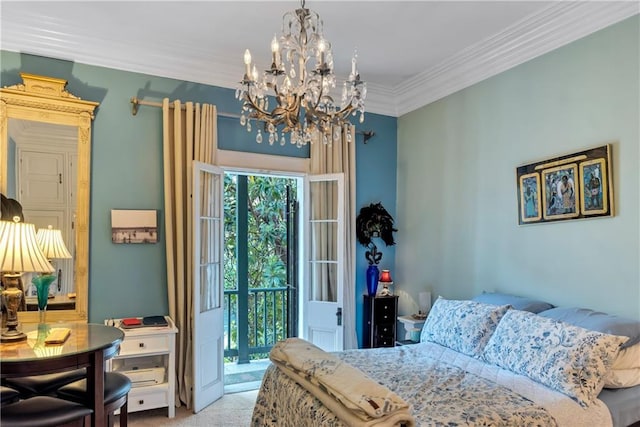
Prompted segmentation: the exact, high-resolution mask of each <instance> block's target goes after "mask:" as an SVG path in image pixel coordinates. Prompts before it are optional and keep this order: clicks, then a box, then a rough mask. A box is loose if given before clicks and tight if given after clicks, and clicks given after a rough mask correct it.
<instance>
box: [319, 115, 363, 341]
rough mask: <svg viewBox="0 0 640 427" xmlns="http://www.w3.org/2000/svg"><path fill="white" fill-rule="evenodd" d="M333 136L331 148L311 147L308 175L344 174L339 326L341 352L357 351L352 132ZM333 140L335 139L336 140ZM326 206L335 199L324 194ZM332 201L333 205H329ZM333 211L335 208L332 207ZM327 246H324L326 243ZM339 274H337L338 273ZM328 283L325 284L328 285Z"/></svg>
mask: <svg viewBox="0 0 640 427" xmlns="http://www.w3.org/2000/svg"><path fill="white" fill-rule="evenodd" d="M348 132H349V133H351V138H350V139H349V140H350V141H352V142H348V138H347V133H348ZM332 134H333V135H334V137H333V141H332V144H331V145H329V144H323V143H322V142H321V141H320V140H317V141H315V143H314V144H311V155H310V157H311V159H310V160H311V162H310V172H311V173H312V174H327V173H338V172H342V173H344V191H345V207H344V219H345V220H344V227H345V229H344V235H345V248H344V264H343V265H344V270H343V272H342V274H343V276H344V278H343V283H344V294H343V300H342V301H343V309H342V313H343V316H342V318H343V324H344V348H345V349H351V348H357V347H358V340H357V337H356V318H355V316H356V304H355V298H356V297H355V288H356V285H355V268H354V266H355V252H356V247H355V221H356V219H355V198H356V191H355V188H356V186H355V172H356V166H355V164H356V162H355V159H356V149H355V130H354V129H353V127H350V128H346V127H345V128H343V129H340V132H338V135H335V133H334V132H332ZM336 136H337V137H336ZM328 199H329V203H337V202H336V201H335V197H330V195H329V194H328ZM331 200H333V201H331ZM336 209H337V207H336ZM327 243H328V242H327ZM338 274H340V272H338ZM330 282H331V281H329V283H330Z"/></svg>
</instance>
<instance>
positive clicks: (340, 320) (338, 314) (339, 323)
mask: <svg viewBox="0 0 640 427" xmlns="http://www.w3.org/2000/svg"><path fill="white" fill-rule="evenodd" d="M336 317H337V319H336V320H337V322H338V326H342V307H338V311H336Z"/></svg>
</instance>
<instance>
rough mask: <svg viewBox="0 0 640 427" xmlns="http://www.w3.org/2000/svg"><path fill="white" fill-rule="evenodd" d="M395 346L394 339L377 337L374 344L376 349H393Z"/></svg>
mask: <svg viewBox="0 0 640 427" xmlns="http://www.w3.org/2000/svg"><path fill="white" fill-rule="evenodd" d="M395 344H396V340H395V338H394V337H392V336H391V337H378V338H377V339H376V342H375V346H376V347H393V346H395Z"/></svg>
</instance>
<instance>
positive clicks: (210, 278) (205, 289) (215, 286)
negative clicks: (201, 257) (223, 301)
mask: <svg viewBox="0 0 640 427" xmlns="http://www.w3.org/2000/svg"><path fill="white" fill-rule="evenodd" d="M219 271H220V264H207V265H202V266H200V312H201V313H202V312H205V311H209V310H212V309H214V308H219V307H220V286H219V283H218V279H219V277H220V275H219Z"/></svg>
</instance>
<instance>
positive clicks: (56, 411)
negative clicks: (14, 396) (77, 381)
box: [0, 396, 93, 427]
mask: <svg viewBox="0 0 640 427" xmlns="http://www.w3.org/2000/svg"><path fill="white" fill-rule="evenodd" d="M92 413H93V410H92V409H90V408H88V407H86V406H85V405H82V404H80V403H76V402H71V401H68V400H64V399H58V398H56V397H51V396H35V397H30V398H28V399H25V400H20V401H18V402H15V403H9V404H2V407H0V425H2V427H55V426H65V427H67V426H68V427H71V426H74V427H76V426H77V427H82V426H90V425H91V414H92Z"/></svg>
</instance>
